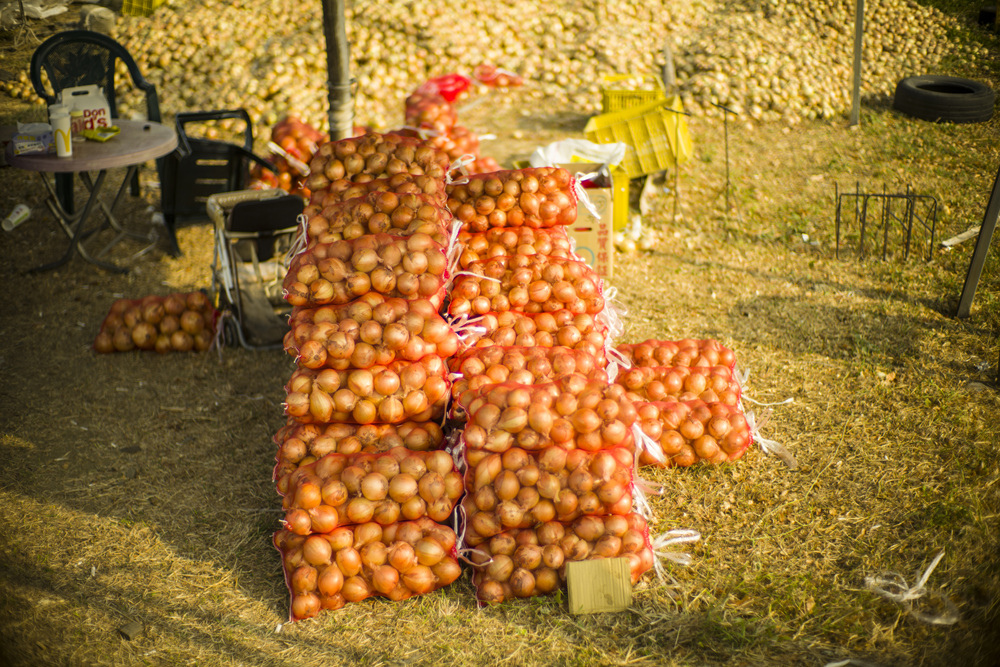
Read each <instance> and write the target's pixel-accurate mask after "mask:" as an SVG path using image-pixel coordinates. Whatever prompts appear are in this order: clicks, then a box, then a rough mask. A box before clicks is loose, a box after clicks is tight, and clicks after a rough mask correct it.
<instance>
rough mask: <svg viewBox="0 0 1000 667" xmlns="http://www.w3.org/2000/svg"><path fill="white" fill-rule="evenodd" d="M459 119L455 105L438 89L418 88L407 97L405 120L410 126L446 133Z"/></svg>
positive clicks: (404, 111)
mask: <svg viewBox="0 0 1000 667" xmlns="http://www.w3.org/2000/svg"><path fill="white" fill-rule="evenodd" d="M457 121H458V113H457V112H456V111H455V107H454V106H452V104H451V102H449V101H448V100H446V99H445V97H444V95H442V94H441V93H440V92H439V91H437V90H434V89H432V88H423V89H421V88H418V89H417V90H415V91H413V92H412V93H410V94H409V95H408V96H407V97H406V101H405V102H404V110H403V122H404V123H405V124H406V125H407V126H409V127H413V128H419V129H422V130H430V131H432V132H435V133H437V134H439V135H446V134H447V133H448V132H449V131H450V130H451V129H453V128H454V127H455V123H456V122H457ZM400 134H402V133H400ZM432 145H433V144H432Z"/></svg>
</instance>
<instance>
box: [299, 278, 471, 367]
mask: <svg viewBox="0 0 1000 667" xmlns="http://www.w3.org/2000/svg"><path fill="white" fill-rule="evenodd" d="M288 324H289V327H290V328H289V331H288V333H286V334H285V351H286V352H288V354H290V355H292V356H293V357H295V358H296V361H297V363H298V364H299V366H300V367H302V368H336V369H338V370H346V369H347V368H371V367H372V366H387V365H389V364H391V363H392V362H393V361H397V360H403V361H418V360H419V359H423V358H424V357H426V356H430V355H436V356H438V357H441V358H444V359H447V358H449V357H451V356H452V355H454V354H455V353H456V352H457V351H458V347H459V341H458V334H457V333H455V331H454V330H453V329H452V328H451V326H450V325H449V324H448V322H447V321H446V320H445V319H444V318H443V317H442V316H441V315H440V314H439V313H438V311H437V308H436V307H435V306H434V304H433V303H431V302H430V301H429V300H428V299H413V300H406V299H402V298H399V297H392V298H388V299H387V298H385V297H382V296H381V295H379V294H376V293H373V292H369V294H367V295H366V296H364V297H362V298H361V299H358V300H357V301H352V302H351V303H348V304H344V305H341V306H320V307H318V308H293V309H292V314H291V315H290V316H289V319H288Z"/></svg>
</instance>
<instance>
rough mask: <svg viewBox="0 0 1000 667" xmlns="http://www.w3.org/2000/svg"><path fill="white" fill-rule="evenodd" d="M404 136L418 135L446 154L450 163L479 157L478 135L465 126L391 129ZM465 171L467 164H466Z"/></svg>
mask: <svg viewBox="0 0 1000 667" xmlns="http://www.w3.org/2000/svg"><path fill="white" fill-rule="evenodd" d="M393 131H394V132H398V133H399V134H401V135H403V136H404V137H419V138H421V139H423V140H424V141H426V142H427V143H428V144H429V145H431V146H433V147H434V148H435V149H436V150H439V151H441V152H442V153H444V154H445V155H447V156H448V159H450V160H451V161H452V164H454V163H455V161H456V160H460V159H462V158H465V157H466V156H470V157H472V158H474V159H476V158H478V157H479V137H478V136H476V134H475V133H474V132H473V131H472V130H470V129H469V128H467V127H462V126H461V125H454V126H452V127H451V128H449V129H447V130H443V131H440V130H436V129H430V128H426V127H415V126H410V127H405V128H403V129H401V130H393ZM466 173H467V174H468V173H471V172H469V171H468V165H466Z"/></svg>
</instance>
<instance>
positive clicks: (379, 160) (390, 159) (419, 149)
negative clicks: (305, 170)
mask: <svg viewBox="0 0 1000 667" xmlns="http://www.w3.org/2000/svg"><path fill="white" fill-rule="evenodd" d="M449 166H450V162H449V160H448V156H447V155H445V154H444V153H442V152H441V151H439V150H436V149H435V148H434V147H433V146H431V145H429V144H428V143H427V142H425V141H423V140H421V139H418V138H412V137H404V136H401V135H399V134H379V133H377V132H369V133H367V134H363V135H361V136H360V137H350V138H347V139H340V140H338V141H330V142H327V143H325V144H323V145H322V146H320V147H319V150H318V151H316V154H315V155H313V158H312V160H310V161H309V172H310V175H309V179H308V180H307V181H306V184H307V186H308V187H309V189H310V190H312V191H313V192H315V191H317V190H322V189H325V188H327V187H328V186H329V185H330V183H334V182H337V181H340V180H348V181H354V182H357V180H358V177H359V176H371V177H373V178H381V177H390V176H396V175H399V174H408V175H410V176H428V177H430V178H433V179H438V180H440V181H444V178H445V175H446V174H447V173H448V168H449Z"/></svg>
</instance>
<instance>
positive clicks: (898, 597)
mask: <svg viewBox="0 0 1000 667" xmlns="http://www.w3.org/2000/svg"><path fill="white" fill-rule="evenodd" d="M942 558H944V549H942V550H941V551H940V552H939V553H938V555H937V556H935V557H934V560H932V561H931V564H930V565H928V566H927V568H926V569H925V570H924V572H923V574H921V575H920V578H919V580H918V581H917V583H916V584H915V585H913V586H909V585H907V583H906V579H904V578H903V577H902V575H900V574H898V573H896V572H888V573H886V574H885V576H875V577H865V587H867V588H868V590H870V591H872V592H873V593H875V594H876V595H878V596H880V597H883V598H885V599H886V600H890V601H892V602H895V603H896V604H898V605H901V606H902V607H903V609H904V610H905V611H906V612H908V613H909V614H912V615H913V617H914V618H916V619H917V620H918V621H922V622H924V623H928V624H930V625H954V624H955V623H957V622H958V620H959V616H958V608H956V607H955V604H954V603H953V602H952V601H951V600H950V599H948V597H947V596H946V595H944V594H942V593H928V591H927V589H926V588H924V586H925V585H926V584H927V580H928V579H930V576H931V574H932V573H933V572H934V568H936V567H937V566H938V563H940V562H941V559H942ZM925 595H928V596H929V597H930V598H934V599H937V600H938V601H940V602H941V604H942V605H943V606H944V607H945V610H944V611H943V612H941V613H939V614H934V613H927V612H922V611H918V610H916V609H914V608H913V603H914V602H915V601H916V600H919V599H920V598H922V597H924V596H925Z"/></svg>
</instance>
